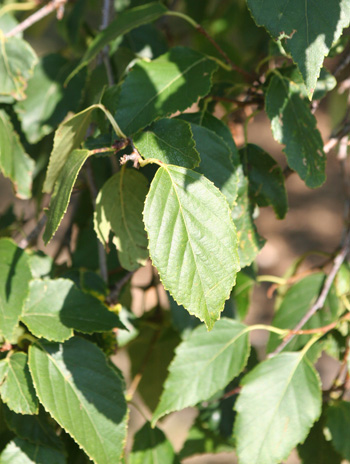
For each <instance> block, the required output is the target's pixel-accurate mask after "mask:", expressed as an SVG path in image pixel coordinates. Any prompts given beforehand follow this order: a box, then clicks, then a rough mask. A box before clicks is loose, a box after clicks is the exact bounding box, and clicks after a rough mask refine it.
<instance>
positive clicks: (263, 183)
mask: <svg viewBox="0 0 350 464" xmlns="http://www.w3.org/2000/svg"><path fill="white" fill-rule="evenodd" d="M240 154H241V158H242V161H243V165H245V166H246V170H247V176H248V179H249V196H250V198H251V199H252V201H253V202H254V203H256V204H257V205H259V206H268V205H271V206H272V207H273V209H274V211H275V213H276V216H277V218H278V219H283V218H284V217H285V215H286V213H287V209H288V204H287V192H286V188H285V185H284V177H283V172H282V169H281V168H280V166H279V165H278V164H277V163H276V161H275V160H274V159H273V158H272V157H271V156H270V155H269V154H267V153H266V152H265V151H264V150H263V149H262V148H260V147H258V146H257V145H253V144H250V143H249V144H248V145H246V146H245V147H244V148H242V149H241V150H240Z"/></svg>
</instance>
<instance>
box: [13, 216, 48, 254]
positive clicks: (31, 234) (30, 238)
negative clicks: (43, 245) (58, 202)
mask: <svg viewBox="0 0 350 464" xmlns="http://www.w3.org/2000/svg"><path fill="white" fill-rule="evenodd" d="M46 221H47V216H46V214H43V216H41V219H40V220H39V222H38V223H37V225H36V226H35V227H34V229H33V230H31V231H30V232H29V234H28V235H27V236H26V237H24V238H22V240H21V241H20V242H19V243H18V246H19V247H20V248H23V249H24V248H27V247H28V246H29V245H30V244H31V243H32V242H34V240H36V239H37V238H38V237H39V235H40V232H41V231H42V229H43V227H44V226H45V224H46Z"/></svg>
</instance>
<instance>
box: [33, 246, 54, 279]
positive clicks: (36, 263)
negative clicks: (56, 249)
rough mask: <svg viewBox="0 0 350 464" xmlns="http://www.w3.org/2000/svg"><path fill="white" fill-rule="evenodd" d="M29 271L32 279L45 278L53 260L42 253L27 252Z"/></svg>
mask: <svg viewBox="0 0 350 464" xmlns="http://www.w3.org/2000/svg"><path fill="white" fill-rule="evenodd" d="M27 253H28V261H29V266H30V271H31V273H32V275H33V277H34V278H38V279H39V278H40V277H47V276H48V275H49V274H50V273H51V271H52V266H53V259H52V258H51V256H49V255H46V254H45V253H44V252H42V251H40V250H39V251H33V250H30V251H27Z"/></svg>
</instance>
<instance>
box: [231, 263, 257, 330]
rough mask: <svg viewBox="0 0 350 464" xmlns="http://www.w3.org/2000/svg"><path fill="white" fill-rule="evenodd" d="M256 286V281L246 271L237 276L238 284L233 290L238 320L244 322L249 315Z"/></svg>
mask: <svg viewBox="0 0 350 464" xmlns="http://www.w3.org/2000/svg"><path fill="white" fill-rule="evenodd" d="M254 284H255V281H254V279H252V278H251V277H250V276H249V275H248V274H246V273H245V272H244V271H241V272H239V273H238V274H237V282H236V285H235V287H234V289H233V296H234V301H235V303H236V312H237V319H238V320H241V321H242V320H243V319H244V318H245V317H246V315H247V313H248V310H249V307H250V300H251V295H252V292H253V286H254Z"/></svg>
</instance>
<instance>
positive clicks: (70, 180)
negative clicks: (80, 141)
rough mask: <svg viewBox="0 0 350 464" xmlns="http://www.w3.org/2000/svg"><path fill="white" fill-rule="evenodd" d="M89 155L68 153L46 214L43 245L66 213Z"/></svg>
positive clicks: (84, 152)
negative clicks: (80, 172)
mask: <svg viewBox="0 0 350 464" xmlns="http://www.w3.org/2000/svg"><path fill="white" fill-rule="evenodd" d="M90 155H91V152H90V151H89V150H74V151H73V152H72V153H70V155H69V157H68V159H67V160H66V163H65V165H64V166H63V168H62V170H61V171H60V173H59V175H58V178H57V180H56V184H55V188H54V191H53V193H52V197H51V200H50V206H49V211H48V213H47V223H46V228H45V232H44V235H43V239H44V242H45V244H47V243H48V242H49V241H50V240H51V239H52V237H53V236H54V234H55V233H56V230H57V229H58V226H59V225H60V223H61V221H62V219H63V216H64V215H65V213H66V211H67V208H68V204H69V200H70V196H71V193H72V190H73V187H74V184H75V181H76V179H77V177H78V174H79V171H80V169H81V168H82V166H83V164H84V163H85V161H86V160H87V158H88V157H89V156H90Z"/></svg>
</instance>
